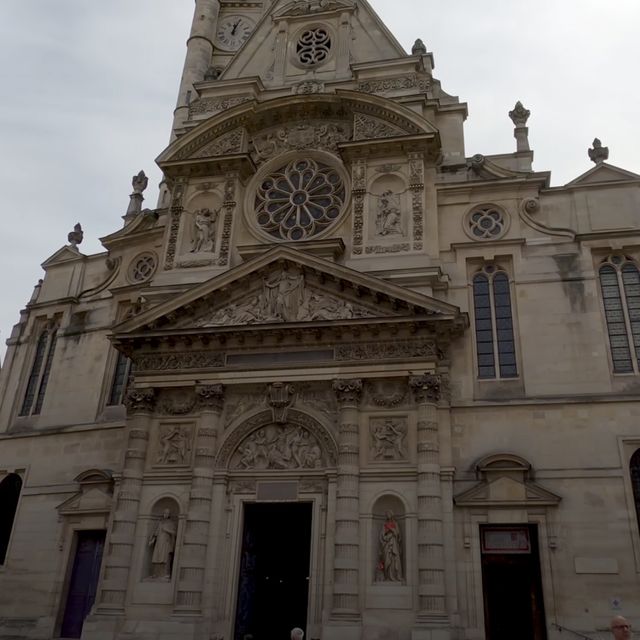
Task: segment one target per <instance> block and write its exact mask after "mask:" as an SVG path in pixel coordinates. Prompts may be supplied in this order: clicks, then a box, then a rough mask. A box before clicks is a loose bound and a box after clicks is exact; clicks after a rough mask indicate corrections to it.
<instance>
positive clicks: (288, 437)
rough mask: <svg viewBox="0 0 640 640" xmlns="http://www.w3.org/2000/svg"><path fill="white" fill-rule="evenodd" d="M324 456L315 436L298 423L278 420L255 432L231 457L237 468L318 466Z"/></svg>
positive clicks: (301, 467)
mask: <svg viewBox="0 0 640 640" xmlns="http://www.w3.org/2000/svg"><path fill="white" fill-rule="evenodd" d="M322 466H325V456H324V454H323V451H322V449H321V447H320V444H319V443H318V440H317V439H316V437H315V436H314V435H313V434H312V433H311V432H309V431H308V430H307V429H305V428H303V427H301V426H299V425H286V426H280V425H276V424H272V425H268V426H266V427H261V428H260V429H258V430H256V431H254V432H252V433H251V434H250V435H249V436H248V437H246V438H245V439H244V440H243V441H242V442H241V443H240V445H239V446H238V448H237V449H236V451H235V453H234V454H233V456H232V458H231V468H235V469H247V470H249V469H252V470H260V469H316V468H319V467H322Z"/></svg>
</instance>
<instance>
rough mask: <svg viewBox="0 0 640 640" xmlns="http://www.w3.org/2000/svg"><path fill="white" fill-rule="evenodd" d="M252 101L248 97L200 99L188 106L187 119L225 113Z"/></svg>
mask: <svg viewBox="0 0 640 640" xmlns="http://www.w3.org/2000/svg"><path fill="white" fill-rule="evenodd" d="M250 100H252V98H251V97H250V96H227V97H223V98H201V99H200V100H194V101H193V102H192V103H191V104H190V105H189V117H193V116H199V115H202V114H204V113H211V114H214V113H218V112H220V111H226V110H227V109H231V108H232V107H237V106H238V105H239V104H244V103H245V102H249V101H250Z"/></svg>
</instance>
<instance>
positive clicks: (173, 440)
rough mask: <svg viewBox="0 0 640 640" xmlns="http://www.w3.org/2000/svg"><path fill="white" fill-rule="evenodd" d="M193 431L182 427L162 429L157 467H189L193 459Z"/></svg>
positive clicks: (167, 426) (159, 437)
mask: <svg viewBox="0 0 640 640" xmlns="http://www.w3.org/2000/svg"><path fill="white" fill-rule="evenodd" d="M192 438H193V429H192V428H191V427H188V426H181V425H165V426H162V427H160V433H159V436H158V450H157V454H156V465H161V466H181V465H188V464H189V462H190V458H191V444H192V442H191V441H192Z"/></svg>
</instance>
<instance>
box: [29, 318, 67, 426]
mask: <svg viewBox="0 0 640 640" xmlns="http://www.w3.org/2000/svg"><path fill="white" fill-rule="evenodd" d="M57 336H58V332H57V330H56V329H53V330H51V331H50V330H48V329H45V330H44V331H43V332H42V333H41V334H40V337H39V338H38V344H37V345H36V353H35V356H34V358H33V364H32V365H31V373H30V374H29V381H28V382H27V390H26V391H25V394H24V400H23V401H22V408H21V409H20V415H21V416H28V415H36V414H39V413H40V411H41V409H42V403H43V402H44V394H45V392H46V390H47V384H48V382H49V374H50V373H51V364H52V362H53V354H54V351H55V348H56V340H57ZM34 400H35V402H34Z"/></svg>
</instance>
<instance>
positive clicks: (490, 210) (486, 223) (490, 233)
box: [465, 205, 508, 240]
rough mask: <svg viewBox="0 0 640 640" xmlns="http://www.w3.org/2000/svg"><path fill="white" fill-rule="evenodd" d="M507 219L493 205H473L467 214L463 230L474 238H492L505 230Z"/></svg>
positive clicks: (500, 234) (497, 236)
mask: <svg viewBox="0 0 640 640" xmlns="http://www.w3.org/2000/svg"><path fill="white" fill-rule="evenodd" d="M507 223H508V219H507V217H506V215H505V214H504V212H503V211H502V210H501V209H499V208H498V207H496V206H494V205H482V206H480V207H475V208H474V209H473V210H472V211H470V212H469V213H468V214H467V219H466V223H465V231H466V232H467V233H468V234H469V235H470V236H471V237H472V238H474V239H475V240H494V239H496V238H499V237H500V236H502V235H503V234H504V233H505V231H506V230H507Z"/></svg>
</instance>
